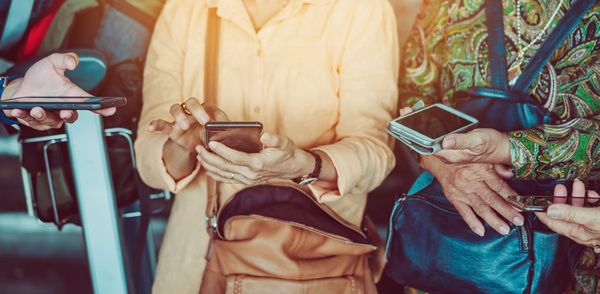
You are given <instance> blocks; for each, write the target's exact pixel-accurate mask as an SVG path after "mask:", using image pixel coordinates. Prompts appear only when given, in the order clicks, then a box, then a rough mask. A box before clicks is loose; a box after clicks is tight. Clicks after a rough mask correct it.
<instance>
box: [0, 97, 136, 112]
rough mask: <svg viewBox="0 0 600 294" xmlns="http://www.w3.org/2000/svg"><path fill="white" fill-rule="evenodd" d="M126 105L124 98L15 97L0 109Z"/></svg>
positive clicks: (100, 107) (86, 108)
mask: <svg viewBox="0 0 600 294" xmlns="http://www.w3.org/2000/svg"><path fill="white" fill-rule="evenodd" d="M125 104H127V98H125V97H45V96H44V97H42V96H36V97H17V98H11V99H6V100H2V101H0V109H31V108H34V107H36V106H39V107H42V108H44V109H73V110H77V109H81V110H90V109H91V110H95V109H104V108H110V107H120V106H124V105H125Z"/></svg>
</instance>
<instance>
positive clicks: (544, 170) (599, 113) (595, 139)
mask: <svg viewBox="0 0 600 294" xmlns="http://www.w3.org/2000/svg"><path fill="white" fill-rule="evenodd" d="M594 63H595V64H594ZM581 64H582V68H583V69H584V70H578V71H576V72H570V73H568V75H569V79H563V78H559V79H557V80H558V81H563V82H564V81H568V80H571V81H575V82H572V83H570V84H567V83H564V84H562V85H559V89H560V90H559V91H558V93H557V94H556V106H554V108H553V113H554V114H556V116H557V117H559V118H560V119H561V122H560V124H558V125H544V126H539V127H535V128H530V129H526V130H519V131H513V132H509V133H508V135H509V142H510V151H511V161H512V167H513V174H514V177H515V178H517V179H529V180H532V179H539V180H543V179H575V178H579V179H584V178H590V177H597V176H598V175H599V174H600V137H599V135H600V102H598V101H600V94H598V91H597V89H600V74H599V72H600V71H599V70H598V65H599V64H598V61H594V62H593V63H592V64H589V63H588V65H583V64H585V62H582V63H581ZM585 68H587V69H585ZM574 75H577V76H574Z"/></svg>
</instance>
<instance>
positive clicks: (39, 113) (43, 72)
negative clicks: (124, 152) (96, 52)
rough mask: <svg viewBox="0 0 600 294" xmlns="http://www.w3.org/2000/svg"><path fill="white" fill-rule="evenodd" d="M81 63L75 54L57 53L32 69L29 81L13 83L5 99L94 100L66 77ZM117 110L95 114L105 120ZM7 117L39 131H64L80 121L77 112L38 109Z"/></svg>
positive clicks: (28, 76)
mask: <svg viewBox="0 0 600 294" xmlns="http://www.w3.org/2000/svg"><path fill="white" fill-rule="evenodd" d="M78 63H79V57H78V56H77V54H75V53H54V54H52V55H50V56H48V57H45V58H43V59H41V60H40V61H38V62H36V63H35V64H34V65H33V66H31V67H30V68H29V69H28V70H27V72H26V73H25V77H24V78H22V79H17V80H15V81H12V82H11V83H10V84H9V85H8V86H7V89H6V90H5V94H4V95H2V96H3V99H9V98H14V97H23V96H91V95H90V94H88V93H87V92H85V91H84V90H82V89H81V88H79V87H78V86H77V85H75V84H73V82H71V81H70V80H69V79H68V78H67V77H65V71H66V70H74V69H75V68H76V67H77V64H78ZM115 111H116V108H114V107H113V108H109V109H103V110H97V111H94V112H96V113H98V114H101V115H104V116H110V115H112V114H114V113H115ZM4 113H5V115H6V116H8V117H14V118H17V119H18V120H19V122H20V123H21V124H23V125H25V126H28V127H31V128H33V129H36V130H48V129H52V128H60V127H61V126H62V125H63V123H64V122H67V123H72V122H74V121H75V120H77V112H76V111H74V110H60V111H45V110H44V109H42V108H41V107H34V108H32V109H31V110H30V111H29V112H28V111H26V110H21V109H13V110H10V111H8V110H6V111H5V112H4Z"/></svg>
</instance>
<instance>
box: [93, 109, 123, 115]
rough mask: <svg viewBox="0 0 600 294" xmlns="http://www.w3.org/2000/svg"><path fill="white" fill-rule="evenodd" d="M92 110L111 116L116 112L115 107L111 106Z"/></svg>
mask: <svg viewBox="0 0 600 294" xmlns="http://www.w3.org/2000/svg"><path fill="white" fill-rule="evenodd" d="M93 112H94V113H97V114H99V115H102V116H111V115H113V114H115V113H116V112H117V108H116V107H111V108H106V109H99V110H94V111H93Z"/></svg>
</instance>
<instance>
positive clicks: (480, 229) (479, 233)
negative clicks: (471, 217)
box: [475, 228, 485, 237]
mask: <svg viewBox="0 0 600 294" xmlns="http://www.w3.org/2000/svg"><path fill="white" fill-rule="evenodd" d="M475 234H477V235H479V237H483V234H485V231H484V230H483V228H477V229H475Z"/></svg>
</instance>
